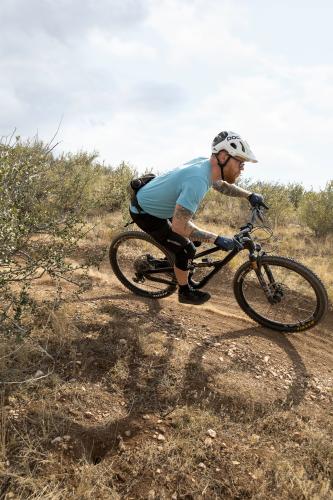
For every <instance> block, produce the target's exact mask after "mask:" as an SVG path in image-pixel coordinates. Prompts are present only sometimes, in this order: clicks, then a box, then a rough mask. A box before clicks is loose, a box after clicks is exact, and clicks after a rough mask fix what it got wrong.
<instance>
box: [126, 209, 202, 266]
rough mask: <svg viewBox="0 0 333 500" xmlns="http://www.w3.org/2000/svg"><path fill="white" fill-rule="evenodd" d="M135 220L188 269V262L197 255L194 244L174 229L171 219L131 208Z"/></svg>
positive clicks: (178, 264)
mask: <svg viewBox="0 0 333 500" xmlns="http://www.w3.org/2000/svg"><path fill="white" fill-rule="evenodd" d="M130 214H131V217H132V219H133V221H134V222H135V223H136V224H137V226H139V228H140V229H142V230H143V231H145V232H146V233H148V234H150V236H152V237H153V238H154V239H155V240H156V241H158V242H159V243H161V245H163V246H164V247H165V248H166V249H167V250H170V251H171V252H172V253H174V254H175V256H176V257H175V264H176V266H177V267H179V268H180V269H182V270H185V269H187V262H188V260H189V259H193V257H194V255H195V250H196V249H195V246H194V244H193V243H192V242H191V241H190V240H189V239H188V238H185V237H184V236H181V235H180V234H178V233H175V232H174V231H173V230H172V223H171V219H160V218H158V217H154V216H153V215H150V214H147V213H140V214H136V213H134V212H132V211H131V210H130Z"/></svg>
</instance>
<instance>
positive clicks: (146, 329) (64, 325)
mask: <svg viewBox="0 0 333 500" xmlns="http://www.w3.org/2000/svg"><path fill="white" fill-rule="evenodd" d="M136 175H137V172H136V171H135V168H134V167H132V166H131V165H128V164H125V163H122V164H120V165H118V166H116V167H110V166H107V165H104V164H103V163H101V162H100V161H99V159H98V157H97V155H96V154H88V153H85V152H79V153H76V154H62V155H60V156H59V155H56V154H55V153H54V149H53V146H52V145H51V144H44V143H42V142H40V141H39V140H37V139H36V140H35V139H33V140H31V141H28V142H24V141H21V140H20V138H19V137H17V138H9V139H6V140H3V141H2V142H1V144H0V219H1V220H0V295H1V301H0V498H4V499H28V498H29V499H43V500H44V499H50V500H51V499H52V500H53V499H66V500H67V499H69V498H73V499H83V500H85V499H87V500H90V499H118V498H119V499H120V498H128V499H130V498H133V499H135V498H145V499H151V500H152V499H203V498H207V499H214V498H216V499H220V498H226V499H229V498H235V499H240V498H255V499H266V498H277V499H285V498H297V499H313V498H318V499H319V498H320V499H321V498H323V499H326V498H327V499H329V498H333V473H332V464H333V448H332V440H333V412H332V403H333V384H332V380H333V368H332V366H333V363H332V361H333V335H332V326H333V321H332V320H333V315H332V309H330V312H329V313H328V316H327V317H326V319H325V321H324V322H323V323H321V324H320V325H319V326H318V327H316V328H314V329H312V330H310V331H308V332H306V333H297V334H292V335H289V336H288V335H282V334H277V333H276V332H272V331H269V330H267V329H265V328H262V327H259V326H257V325H256V324H254V323H253V322H252V321H251V320H249V319H248V318H246V317H245V316H244V315H243V313H242V312H241V311H240V310H239V308H238V307H237V304H236V303H235V301H234V299H233V297H232V288H231V282H232V277H233V268H232V267H229V268H227V269H226V270H225V272H224V273H223V274H222V275H221V276H220V277H219V279H217V280H216V281H215V282H213V283H212V285H211V286H210V288H209V290H210V291H211V293H212V300H211V301H210V302H209V303H208V304H207V305H205V306H202V307H200V308H196V309H195V308H193V307H191V306H180V305H179V304H178V302H177V300H176V298H175V296H171V297H169V298H167V299H163V300H160V301H149V300H148V299H142V298H140V297H136V296H134V295H131V294H130V293H129V292H128V291H127V290H125V289H124V288H123V287H122V286H121V285H120V283H119V282H117V280H116V279H115V278H114V277H113V276H112V273H111V270H110V267H109V265H108V261H107V256H106V251H107V248H108V245H109V242H110V239H111V237H112V235H113V234H114V233H115V232H116V231H118V230H120V229H121V228H122V226H123V225H124V223H125V222H127V221H128V215H127V206H128V201H129V196H130V193H129V189H128V184H129V180H130V179H131V178H133V177H134V176H136ZM243 185H244V187H246V188H248V189H249V190H253V191H256V192H260V193H262V194H264V196H265V200H266V201H267V204H268V205H269V206H270V210H269V212H268V226H269V227H268V229H267V231H266V232H265V231H262V232H259V231H258V238H260V239H261V240H264V239H265V241H264V243H263V244H264V247H265V248H266V249H267V250H268V251H270V252H272V253H275V252H278V253H279V254H281V255H287V256H290V257H295V258H296V259H297V260H300V261H301V262H303V263H304V264H306V265H307V266H308V267H310V268H311V269H312V270H314V271H315V272H316V273H317V274H318V275H319V276H320V277H321V279H322V280H323V282H324V283H325V285H326V287H327V289H328V292H329V297H330V300H331V302H332V300H333V278H332V276H333V261H332V256H333V222H332V221H333V181H330V182H328V184H327V185H326V187H325V188H323V189H322V190H321V191H319V192H317V191H311V190H306V189H305V188H304V187H303V186H302V184H297V183H292V184H289V185H283V184H279V183H268V182H257V183H254V182H252V181H250V180H247V181H243ZM247 215H248V204H247V202H246V201H245V200H240V199H233V198H228V197H226V196H221V195H220V194H218V193H216V192H214V191H211V192H209V193H208V194H207V196H206V198H205V200H204V202H203V203H202V206H201V207H200V210H199V212H198V214H197V215H196V219H197V223H198V224H199V225H202V226H203V227H206V228H207V229H210V230H213V231H214V232H216V233H219V234H227V235H232V234H233V232H237V230H238V228H239V226H240V225H241V224H242V223H244V222H245V221H246V218H247ZM272 232H273V236H271V233H272ZM240 259H241V257H240Z"/></svg>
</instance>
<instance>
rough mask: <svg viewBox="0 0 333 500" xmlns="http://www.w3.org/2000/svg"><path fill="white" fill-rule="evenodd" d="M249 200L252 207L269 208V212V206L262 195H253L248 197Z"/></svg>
mask: <svg viewBox="0 0 333 500" xmlns="http://www.w3.org/2000/svg"><path fill="white" fill-rule="evenodd" d="M247 199H248V200H249V202H250V203H251V206H252V207H259V208H260V207H264V208H267V210H268V206H267V205H266V204H265V203H264V197H263V196H262V195H261V194H258V193H251V194H250V195H249V196H248V197H247Z"/></svg>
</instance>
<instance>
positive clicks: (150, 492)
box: [147, 490, 156, 500]
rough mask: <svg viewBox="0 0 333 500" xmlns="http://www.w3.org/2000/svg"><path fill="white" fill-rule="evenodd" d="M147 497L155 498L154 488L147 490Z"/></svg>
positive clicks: (150, 499) (151, 499)
mask: <svg viewBox="0 0 333 500" xmlns="http://www.w3.org/2000/svg"><path fill="white" fill-rule="evenodd" d="M147 498H148V500H155V498H156V493H155V490H149V491H148V497H147Z"/></svg>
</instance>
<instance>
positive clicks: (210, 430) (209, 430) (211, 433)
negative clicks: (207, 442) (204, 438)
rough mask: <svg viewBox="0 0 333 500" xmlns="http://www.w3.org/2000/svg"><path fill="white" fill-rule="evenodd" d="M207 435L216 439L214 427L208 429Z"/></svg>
mask: <svg viewBox="0 0 333 500" xmlns="http://www.w3.org/2000/svg"><path fill="white" fill-rule="evenodd" d="M207 435H208V436H210V437H211V438H213V439H214V438H216V431H214V430H213V429H208V431H207Z"/></svg>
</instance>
